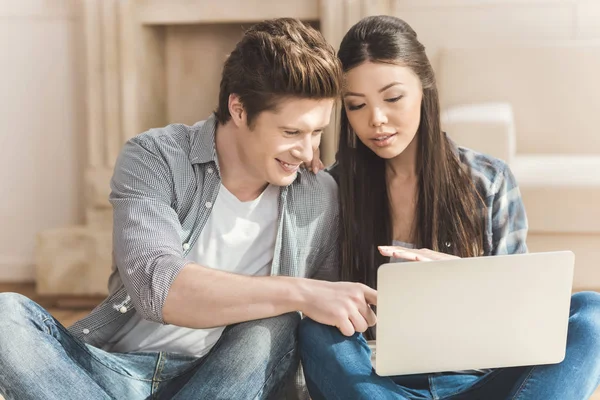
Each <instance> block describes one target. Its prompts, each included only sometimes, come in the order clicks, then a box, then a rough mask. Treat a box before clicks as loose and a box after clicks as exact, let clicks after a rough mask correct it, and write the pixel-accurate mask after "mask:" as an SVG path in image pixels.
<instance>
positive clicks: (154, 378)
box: [151, 351, 165, 395]
mask: <svg viewBox="0 0 600 400" xmlns="http://www.w3.org/2000/svg"><path fill="white" fill-rule="evenodd" d="M164 361H165V359H164V355H163V352H162V351H160V352H158V359H157V360H156V367H155V368H154V375H153V376H152V387H151V394H152V395H154V393H155V392H156V390H157V389H158V384H159V383H160V382H161V380H160V375H161V373H162V370H163V367H164V365H165V362H164Z"/></svg>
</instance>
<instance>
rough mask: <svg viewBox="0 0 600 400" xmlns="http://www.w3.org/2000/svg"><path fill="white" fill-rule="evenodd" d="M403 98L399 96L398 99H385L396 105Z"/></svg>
mask: <svg viewBox="0 0 600 400" xmlns="http://www.w3.org/2000/svg"><path fill="white" fill-rule="evenodd" d="M401 98H402V96H398V97H393V98H391V99H385V101H387V102H388V103H395V102H397V101H398V100H400V99H401Z"/></svg>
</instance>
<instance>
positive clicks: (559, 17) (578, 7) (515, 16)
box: [393, 0, 600, 62]
mask: <svg viewBox="0 0 600 400" xmlns="http://www.w3.org/2000/svg"><path fill="white" fill-rule="evenodd" d="M393 4H394V7H393V8H394V10H393V13H394V14H395V15H397V16H399V17H401V18H403V19H404V20H406V21H407V22H408V23H409V24H411V25H412V27H413V28H414V29H415V30H416V31H417V33H418V35H419V37H420V39H421V41H422V42H423V43H424V44H425V45H426V46H427V49H428V54H429V55H430V57H431V58H432V61H434V62H435V58H436V54H437V51H438V49H439V48H440V47H464V46H480V45H485V44H489V43H496V44H497V43H515V42H526V41H535V42H538V41H545V42H551V43H552V42H557V41H559V42H562V41H565V42H570V41H589V40H596V39H600V1H598V0H396V1H395V2H394V3H393Z"/></svg>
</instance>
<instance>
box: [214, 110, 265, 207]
mask: <svg viewBox="0 0 600 400" xmlns="http://www.w3.org/2000/svg"><path fill="white" fill-rule="evenodd" d="M239 134H240V132H239V130H238V128H237V127H236V126H235V125H234V124H233V123H231V121H229V122H227V123H226V124H224V125H221V124H218V125H217V129H216V131H215V146H216V150H217V156H218V159H219V170H220V172H221V182H222V184H223V186H225V187H226V188H227V190H229V191H230V192H231V193H232V194H233V195H234V196H235V197H237V198H238V199H239V200H240V201H251V200H254V199H256V198H257V197H258V196H260V194H261V193H262V192H263V191H264V190H265V188H266V187H267V185H268V183H267V182H265V181H262V180H258V179H256V177H255V176H253V175H252V174H251V173H250V172H249V171H251V170H252V169H251V168H248V166H247V165H246V164H245V160H244V155H243V153H242V146H241V145H240V142H239V139H238V135H239Z"/></svg>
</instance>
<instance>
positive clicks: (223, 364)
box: [0, 293, 300, 400]
mask: <svg viewBox="0 0 600 400" xmlns="http://www.w3.org/2000/svg"><path fill="white" fill-rule="evenodd" d="M299 321H300V316H299V315H298V313H290V314H285V315H282V316H279V317H275V318H268V319H263V320H256V321H250V322H245V323H240V324H235V325H231V326H228V327H227V328H226V329H225V332H224V333H223V335H222V336H221V338H220V339H219V341H218V342H217V344H216V345H215V346H214V347H213V348H212V349H211V351H210V352H209V353H208V354H207V355H206V356H204V357H202V358H195V357H190V356H183V355H177V354H172V353H163V352H158V353H157V352H152V353H150V352H148V353H109V352H106V351H103V350H101V349H98V348H96V347H93V346H91V345H88V344H85V343H83V342H82V341H81V340H79V339H77V338H74V337H73V336H72V335H71V334H69V332H68V331H67V330H66V329H65V327H63V326H62V325H61V324H60V323H59V322H57V321H56V320H55V319H54V318H53V317H52V316H51V315H50V314H49V313H48V312H47V311H46V310H44V309H43V308H42V307H41V306H39V305H38V304H36V303H34V302H33V301H31V300H29V299H28V298H26V297H24V296H21V295H18V294H15V293H2V294H0V393H2V395H4V397H5V398H6V399H7V400H9V399H18V400H29V399H36V400H38V399H45V400H52V399H56V400H59V399H60V400H68V399H77V400H80V399H86V400H95V399H119V400H120V399H123V400H135V399H163V398H164V399H228V400H229V399H264V398H275V399H280V398H282V394H281V393H282V392H283V391H284V390H288V389H289V387H290V386H288V385H293V381H294V377H295V374H296V371H297V370H298V363H299V359H298V354H297V351H296V348H297V340H296V338H297V328H298V322H299Z"/></svg>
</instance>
